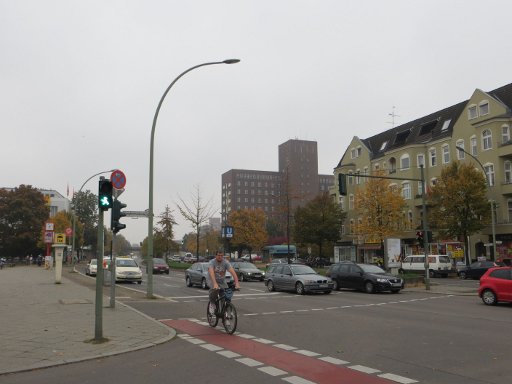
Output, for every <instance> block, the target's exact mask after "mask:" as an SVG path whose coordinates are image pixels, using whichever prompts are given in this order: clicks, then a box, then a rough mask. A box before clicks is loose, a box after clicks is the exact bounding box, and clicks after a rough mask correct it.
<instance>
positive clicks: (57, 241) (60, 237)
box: [55, 233, 66, 244]
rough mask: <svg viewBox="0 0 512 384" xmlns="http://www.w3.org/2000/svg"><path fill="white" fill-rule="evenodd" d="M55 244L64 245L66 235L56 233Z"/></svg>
mask: <svg viewBox="0 0 512 384" xmlns="http://www.w3.org/2000/svg"><path fill="white" fill-rule="evenodd" d="M55 244H66V235H65V234H63V233H56V234H55Z"/></svg>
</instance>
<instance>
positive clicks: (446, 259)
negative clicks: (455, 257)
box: [439, 256, 451, 263]
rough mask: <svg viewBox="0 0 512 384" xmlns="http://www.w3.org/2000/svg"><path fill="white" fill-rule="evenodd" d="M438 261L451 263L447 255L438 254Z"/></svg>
mask: <svg viewBox="0 0 512 384" xmlns="http://www.w3.org/2000/svg"><path fill="white" fill-rule="evenodd" d="M439 262H440V263H451V261H450V258H449V257H448V256H439Z"/></svg>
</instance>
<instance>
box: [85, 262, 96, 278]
mask: <svg viewBox="0 0 512 384" xmlns="http://www.w3.org/2000/svg"><path fill="white" fill-rule="evenodd" d="M96 272H98V260H96V259H91V260H90V261H89V262H88V263H87V266H86V267H85V274H86V275H87V276H96Z"/></svg>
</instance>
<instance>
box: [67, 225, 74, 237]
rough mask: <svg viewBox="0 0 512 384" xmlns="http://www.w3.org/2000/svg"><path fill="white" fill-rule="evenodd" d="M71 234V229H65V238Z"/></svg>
mask: <svg viewBox="0 0 512 384" xmlns="http://www.w3.org/2000/svg"><path fill="white" fill-rule="evenodd" d="M72 233H73V230H72V229H71V228H69V227H68V228H66V236H71V234H72Z"/></svg>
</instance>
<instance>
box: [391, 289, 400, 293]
mask: <svg viewBox="0 0 512 384" xmlns="http://www.w3.org/2000/svg"><path fill="white" fill-rule="evenodd" d="M398 292H400V290H399V289H392V290H391V293H398Z"/></svg>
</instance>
